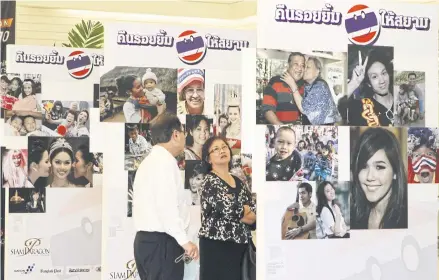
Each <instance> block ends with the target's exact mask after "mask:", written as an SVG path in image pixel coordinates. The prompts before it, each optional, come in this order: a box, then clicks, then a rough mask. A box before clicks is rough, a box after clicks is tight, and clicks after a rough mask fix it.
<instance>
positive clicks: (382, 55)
mask: <svg viewBox="0 0 439 280" xmlns="http://www.w3.org/2000/svg"><path fill="white" fill-rule="evenodd" d="M367 57H369V58H368V60H367V65H366V68H365V73H364V80H363V82H362V86H361V91H360V92H363V97H366V98H372V97H373V96H374V91H373V89H372V86H371V84H370V80H369V75H368V74H367V71H369V69H370V67H371V66H372V64H374V63H375V62H380V63H382V64H383V65H384V67H385V68H386V71H387V74H388V75H389V93H392V90H393V63H392V62H391V58H389V56H388V54H387V53H386V51H383V50H382V49H381V50H380V49H371V50H370V51H369V52H368V55H367Z"/></svg>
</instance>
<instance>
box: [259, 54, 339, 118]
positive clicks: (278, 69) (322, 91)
mask: <svg viewBox="0 0 439 280" xmlns="http://www.w3.org/2000/svg"><path fill="white" fill-rule="evenodd" d="M345 62H346V53H332V52H320V51H313V52H309V53H307V52H286V51H280V50H267V49H258V50H257V61H256V91H257V100H256V110H257V113H256V114H257V124H272V125H280V124H303V125H336V124H342V123H343V122H344V121H345V120H346V116H345V115H344V114H343V111H344V110H343V98H344V95H345V92H346V88H345V83H344V82H343V77H344V73H345V71H346V70H345Z"/></svg>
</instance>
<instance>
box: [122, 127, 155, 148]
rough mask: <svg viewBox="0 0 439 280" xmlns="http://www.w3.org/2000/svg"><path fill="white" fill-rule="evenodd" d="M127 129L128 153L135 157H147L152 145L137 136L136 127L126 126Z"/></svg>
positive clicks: (140, 136)
mask: <svg viewBox="0 0 439 280" xmlns="http://www.w3.org/2000/svg"><path fill="white" fill-rule="evenodd" d="M127 127H128V136H129V137H130V139H129V140H128V146H129V148H130V153H131V154H133V155H136V156H147V155H148V154H149V152H150V151H151V149H152V145H151V144H150V143H148V141H146V139H145V137H143V136H142V135H139V129H138V128H137V125H132V126H130V125H127Z"/></svg>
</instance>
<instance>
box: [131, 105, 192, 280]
mask: <svg viewBox="0 0 439 280" xmlns="http://www.w3.org/2000/svg"><path fill="white" fill-rule="evenodd" d="M151 135H152V141H153V143H155V146H154V147H153V148H152V150H151V152H150V154H149V155H148V156H147V157H146V158H145V159H144V160H143V161H142V163H141V164H140V166H139V168H138V170H137V173H136V178H135V179H134V184H133V192H134V199H133V220H134V226H135V228H136V230H137V234H136V237H135V239H134V258H135V261H136V265H137V269H138V272H139V276H140V279H141V280H182V279H183V276H184V261H180V260H181V259H182V256H184V255H186V258H184V259H185V261H188V259H189V260H190V259H198V248H197V246H196V245H195V244H193V243H192V242H191V241H189V238H188V235H187V229H188V227H189V222H190V220H189V210H188V208H187V206H186V205H187V202H186V201H185V197H186V196H185V193H184V188H183V186H184V182H183V181H182V179H181V175H180V170H179V168H178V165H177V160H176V159H175V158H176V157H177V156H178V155H180V154H181V153H182V152H183V150H184V146H185V133H184V130H183V126H182V124H181V122H180V120H179V119H178V117H177V116H176V115H173V114H170V113H164V114H162V115H160V116H159V117H158V118H157V121H156V122H155V123H154V124H153V125H152V126H151ZM164 256H166V257H164Z"/></svg>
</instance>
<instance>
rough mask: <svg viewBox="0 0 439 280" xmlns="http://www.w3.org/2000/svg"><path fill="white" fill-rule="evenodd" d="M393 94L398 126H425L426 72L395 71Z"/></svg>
mask: <svg viewBox="0 0 439 280" xmlns="http://www.w3.org/2000/svg"><path fill="white" fill-rule="evenodd" d="M394 76H395V83H394V85H393V96H394V104H395V106H394V107H395V108H394V110H395V125H396V126H410V127H413V126H415V127H416V126H417V127H423V126H425V120H424V116H425V72H419V71H395V73H394Z"/></svg>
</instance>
